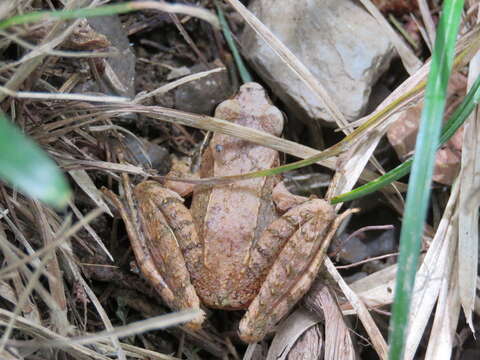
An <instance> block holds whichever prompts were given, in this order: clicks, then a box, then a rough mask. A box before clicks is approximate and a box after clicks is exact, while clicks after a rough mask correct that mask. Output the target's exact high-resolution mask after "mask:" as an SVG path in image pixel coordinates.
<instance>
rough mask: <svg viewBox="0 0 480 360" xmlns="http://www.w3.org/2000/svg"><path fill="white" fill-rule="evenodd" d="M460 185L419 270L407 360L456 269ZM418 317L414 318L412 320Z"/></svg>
mask: <svg viewBox="0 0 480 360" xmlns="http://www.w3.org/2000/svg"><path fill="white" fill-rule="evenodd" d="M458 190H459V189H458V186H454V188H453V189H452V193H451V195H450V198H449V199H448V203H447V206H446V208H445V211H444V213H443V216H442V220H441V221H440V224H439V226H438V228H437V231H436V233H435V236H434V238H433V240H432V243H431V245H430V248H429V249H428V251H427V254H426V255H425V258H424V259H423V261H422V265H421V266H420V269H419V270H418V271H417V276H416V281H415V287H414V289H413V298H412V305H411V309H410V326H409V332H408V336H407V341H406V346H405V359H413V358H414V356H415V352H416V350H417V347H418V344H419V343H420V341H421V339H422V336H423V333H424V331H425V327H426V326H427V323H428V320H429V318H430V315H431V313H432V311H433V307H434V305H435V302H436V301H437V298H438V299H439V301H440V299H441V297H439V291H440V288H441V286H442V281H443V279H445V278H446V279H448V278H450V276H451V272H452V271H453V267H452V263H453V260H454V256H452V254H454V252H455V247H456V243H457V233H458V228H457V227H458V222H456V221H455V217H456V208H457V200H458ZM413 320H415V321H413Z"/></svg>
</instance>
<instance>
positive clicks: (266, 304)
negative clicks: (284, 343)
mask: <svg viewBox="0 0 480 360" xmlns="http://www.w3.org/2000/svg"><path fill="white" fill-rule="evenodd" d="M298 218H302V219H305V221H297V219H298ZM334 219H335V212H334V210H333V207H332V206H331V205H330V204H329V203H327V202H326V201H324V200H320V199H311V200H309V201H307V202H305V203H303V204H301V205H299V206H297V207H295V208H293V209H291V210H289V211H288V212H287V213H286V214H284V215H283V216H282V217H281V218H280V219H278V220H277V221H275V222H274V223H272V226H271V227H272V229H275V228H278V229H280V231H279V230H276V231H275V232H276V233H280V232H281V231H282V230H281V229H282V228H287V227H292V226H295V228H294V230H295V231H294V233H293V235H292V236H290V237H289V240H288V241H287V242H286V243H285V245H284V247H283V248H282V249H281V251H280V252H279V254H278V256H277V258H276V260H275V262H274V263H273V265H272V266H271V268H270V270H269V271H268V274H267V275H266V278H265V280H264V282H263V284H262V286H261V288H260V290H259V292H258V295H257V296H256V297H255V298H254V300H253V301H252V303H251V304H250V306H249V308H248V310H247V312H246V314H245V316H244V317H243V319H242V320H241V322H240V326H239V331H240V337H241V338H242V340H244V341H245V342H247V343H252V342H256V341H260V340H261V339H263V337H264V336H265V335H266V334H267V333H268V332H269V331H270V330H271V329H272V328H273V326H274V325H275V324H276V323H277V322H278V321H279V320H280V319H281V318H282V317H284V316H285V315H286V314H287V313H288V312H289V311H290V309H291V308H292V307H293V306H294V305H295V303H296V302H297V301H298V300H299V299H300V298H301V297H302V296H303V295H304V294H305V293H306V292H307V291H308V289H309V288H310V285H311V284H312V282H313V280H314V278H315V277H316V275H317V273H318V270H319V268H320V266H321V264H322V263H323V260H324V256H325V252H326V250H327V248H328V245H329V243H330V240H331V238H332V237H333V235H334V233H335V230H336V227H337V226H336V223H337V222H336V221H334ZM282 222H283V225H281V224H282ZM266 232H273V230H270V231H269V229H267V230H266ZM261 242H262V241H260V242H259V244H258V246H257V247H259V248H260V247H262V249H259V251H258V252H259V253H262V252H264V251H263V250H265V251H267V250H268V249H265V246H262V244H261ZM260 250H261V251H260ZM257 257H258V260H256V258H257ZM252 261H253V263H254V264H255V263H258V264H257V266H258V265H259V264H260V263H261V262H262V259H261V257H259V256H252Z"/></svg>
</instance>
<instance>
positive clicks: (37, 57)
mask: <svg viewBox="0 0 480 360" xmlns="http://www.w3.org/2000/svg"><path fill="white" fill-rule="evenodd" d="M99 3H100V0H93V1H91V2H90V3H89V5H90V6H96V5H98V4H99ZM79 6H85V3H84V2H83V1H80V0H72V1H69V2H68V4H67V5H66V6H65V9H74V8H76V7H79ZM79 21H80V20H77V21H74V22H73V23H72V24H71V25H70V26H68V28H67V29H65V28H63V27H62V26H61V25H62V24H63V23H64V21H63V20H62V21H58V22H56V23H55V25H54V26H53V27H52V29H51V30H50V32H49V33H48V34H47V36H46V37H45V39H44V40H43V41H42V42H41V43H40V45H38V47H37V48H36V50H38V51H36V50H32V51H30V52H29V53H27V55H25V56H26V57H25V59H26V61H25V62H24V63H23V64H22V65H20V67H19V68H18V69H17V70H16V71H15V73H14V74H13V75H12V77H11V78H10V79H9V80H8V81H7V83H6V84H5V87H6V88H8V89H9V90H13V91H15V90H17V89H18V88H19V87H20V86H21V85H22V84H23V82H24V81H25V80H26V79H27V78H28V77H29V76H30V75H31V74H32V73H33V72H34V71H35V69H37V68H38V66H40V65H41V64H42V63H43V61H44V60H45V57H46V56H47V55H48V53H46V51H48V49H49V48H54V47H55V46H56V45H58V44H59V43H61V42H63V40H64V39H65V38H66V37H67V36H69V35H70V34H71V32H72V31H73V29H74V28H75V27H76V26H77V25H78V23H79ZM6 96H7V95H6V94H5V93H0V102H2V101H3V100H5V98H6Z"/></svg>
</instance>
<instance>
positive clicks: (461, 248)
mask: <svg viewBox="0 0 480 360" xmlns="http://www.w3.org/2000/svg"><path fill="white" fill-rule="evenodd" d="M479 74H480V55H479V54H477V55H476V56H475V57H474V58H473V59H472V61H471V62H470V68H469V73H468V80H469V83H470V84H471V83H473V81H475V78H476V77H477V76H478V75H479ZM464 126H465V129H464V133H463V134H464V135H463V145H462V165H461V170H460V175H459V180H458V181H459V182H460V203H459V209H458V212H459V214H458V216H459V219H458V221H459V227H458V229H459V234H458V235H459V238H458V258H459V260H460V261H459V263H458V265H459V268H458V280H459V284H458V286H459V292H460V301H461V303H462V307H463V311H464V313H465V317H466V319H467V323H468V324H469V325H470V328H471V329H472V331H474V330H473V329H474V326H473V319H472V312H473V309H474V304H475V294H476V292H475V285H476V281H477V266H478V240H479V238H478V230H479V229H478V211H477V210H478V206H479V204H480V194H479V192H478V189H479V188H480V177H479V176H478V174H479V173H480V113H479V111H478V107H477V110H476V111H474V112H473V113H472V114H471V115H470V117H469V119H468V120H467V122H466V123H465V125H464Z"/></svg>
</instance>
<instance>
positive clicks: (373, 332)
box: [325, 258, 388, 359]
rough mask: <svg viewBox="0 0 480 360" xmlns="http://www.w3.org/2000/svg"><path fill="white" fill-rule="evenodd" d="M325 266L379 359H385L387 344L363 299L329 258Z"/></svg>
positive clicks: (386, 356)
mask: <svg viewBox="0 0 480 360" xmlns="http://www.w3.org/2000/svg"><path fill="white" fill-rule="evenodd" d="M325 266H326V268H327V270H328V272H329V274H330V275H331V276H332V277H333V279H334V280H335V281H336V282H337V284H338V285H339V286H340V288H341V289H342V291H343V293H344V294H345V296H346V297H347V299H348V301H349V302H350V304H351V305H352V306H353V308H354V309H355V310H356V313H357V316H358V317H359V318H360V320H361V321H362V324H363V326H364V327H365V330H366V331H367V334H368V335H369V337H370V340H371V341H372V344H373V347H374V348H375V351H376V352H377V354H378V356H379V357H380V359H387V358H388V346H387V343H386V342H385V339H384V338H383V336H382V333H381V332H380V330H379V329H378V327H377V325H376V324H375V321H374V320H373V318H372V315H370V312H369V311H368V308H367V307H366V306H365V304H364V303H363V301H362V300H361V299H360V298H359V297H358V296H357V294H356V293H355V292H354V291H352V289H351V288H350V287H349V286H348V285H347V283H346V282H345V280H343V278H342V276H341V275H340V274H339V273H338V271H337V269H335V265H333V263H332V262H331V260H330V259H329V258H326V259H325Z"/></svg>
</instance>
